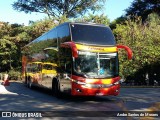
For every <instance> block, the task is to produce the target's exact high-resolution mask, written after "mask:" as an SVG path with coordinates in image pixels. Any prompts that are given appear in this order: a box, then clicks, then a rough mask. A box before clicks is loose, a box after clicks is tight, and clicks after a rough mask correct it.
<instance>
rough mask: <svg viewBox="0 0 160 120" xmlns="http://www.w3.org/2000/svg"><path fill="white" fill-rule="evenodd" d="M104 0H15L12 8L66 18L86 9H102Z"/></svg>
mask: <svg viewBox="0 0 160 120" xmlns="http://www.w3.org/2000/svg"><path fill="white" fill-rule="evenodd" d="M105 1H106V0H17V1H16V2H14V4H13V8H14V9H15V10H17V11H23V12H25V13H31V12H38V13H44V14H47V15H48V16H49V17H51V16H52V17H60V16H63V15H66V17H67V18H72V17H78V16H79V15H84V14H85V13H86V12H88V11H93V12H95V11H97V10H100V9H102V7H103V5H104V2H105Z"/></svg>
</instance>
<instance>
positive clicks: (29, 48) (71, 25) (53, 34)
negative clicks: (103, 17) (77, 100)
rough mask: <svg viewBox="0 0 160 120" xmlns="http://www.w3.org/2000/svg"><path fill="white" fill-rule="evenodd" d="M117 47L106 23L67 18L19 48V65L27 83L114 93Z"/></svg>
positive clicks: (80, 92) (116, 91)
mask: <svg viewBox="0 0 160 120" xmlns="http://www.w3.org/2000/svg"><path fill="white" fill-rule="evenodd" d="M118 48H124V49H125V50H126V51H127V52H128V57H129V59H131V57H132V51H131V50H130V49H129V47H127V46H123V45H118V46H117V45H116V41H115V38H114V36H113V34H112V31H111V29H110V28H109V27H107V26H105V25H101V24H94V23H76V22H67V23H64V24H61V25H59V26H57V27H55V28H53V29H51V30H50V31H48V32H46V33H45V34H43V35H42V36H40V37H38V38H37V39H35V40H33V41H32V42H31V43H29V44H28V45H26V46H25V47H24V48H23V57H22V68H23V71H22V73H23V76H24V79H25V83H26V84H27V86H28V87H30V88H31V87H32V86H35V85H36V86H41V87H46V88H49V89H51V90H52V92H53V93H54V94H55V95H56V96H60V95H61V94H62V93H68V94H71V95H78V96H79V95H82V96H96V95H101V96H104V95H118V94H119V90H120V82H121V80H120V77H119V63H118Z"/></svg>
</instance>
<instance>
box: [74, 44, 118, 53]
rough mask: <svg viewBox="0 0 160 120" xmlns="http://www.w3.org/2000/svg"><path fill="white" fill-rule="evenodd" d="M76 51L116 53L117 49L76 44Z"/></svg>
mask: <svg viewBox="0 0 160 120" xmlns="http://www.w3.org/2000/svg"><path fill="white" fill-rule="evenodd" d="M76 47H77V49H78V50H84V51H90V52H117V47H97V46H89V45H81V44H76Z"/></svg>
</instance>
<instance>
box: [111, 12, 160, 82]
mask: <svg viewBox="0 0 160 120" xmlns="http://www.w3.org/2000/svg"><path fill="white" fill-rule="evenodd" d="M155 16H156V15H154V14H151V15H150V18H148V19H149V20H150V21H149V20H148V21H147V22H146V23H142V20H141V18H140V17H136V18H135V19H134V21H133V20H127V21H125V24H117V26H116V29H114V34H115V36H116V39H117V43H118V44H124V45H127V46H129V47H130V48H131V49H132V50H133V55H134V59H133V60H132V61H126V60H125V59H126V58H125V56H124V53H123V51H120V60H121V61H120V72H121V74H122V75H124V76H125V77H127V76H132V77H133V78H134V79H135V80H136V81H137V82H139V84H141V83H143V82H144V77H145V74H146V73H147V72H148V73H149V74H150V76H153V74H154V73H155V72H156V71H155V68H154V66H155V65H156V64H157V63H159V62H160V52H159V51H160V47H159V46H160V39H159V38H160V34H159V29H160V22H159V20H160V17H158V16H156V19H155ZM157 17H158V18H157ZM155 20H156V22H155ZM157 66H158V64H157ZM157 74H158V73H157ZM151 80H152V81H153V79H151ZM152 83H153V82H152Z"/></svg>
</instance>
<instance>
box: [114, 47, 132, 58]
mask: <svg viewBox="0 0 160 120" xmlns="http://www.w3.org/2000/svg"><path fill="white" fill-rule="evenodd" d="M117 48H118V49H125V51H126V52H127V54H128V60H131V59H132V57H133V52H132V50H131V49H130V48H129V47H128V46H125V45H117Z"/></svg>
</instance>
